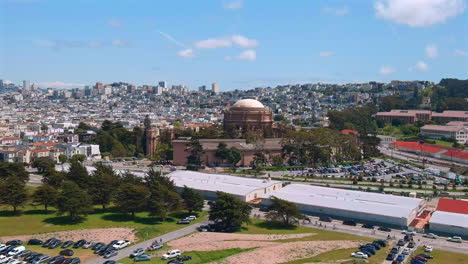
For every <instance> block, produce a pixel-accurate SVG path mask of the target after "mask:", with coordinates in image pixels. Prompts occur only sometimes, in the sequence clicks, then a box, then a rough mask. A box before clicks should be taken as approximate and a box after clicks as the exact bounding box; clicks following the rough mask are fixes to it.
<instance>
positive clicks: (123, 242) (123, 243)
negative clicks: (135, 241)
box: [113, 240, 130, 249]
mask: <svg viewBox="0 0 468 264" xmlns="http://www.w3.org/2000/svg"><path fill="white" fill-rule="evenodd" d="M128 245H130V241H128V240H120V241H118V242H117V243H115V245H113V247H114V248H115V249H122V248H124V247H127V246H128Z"/></svg>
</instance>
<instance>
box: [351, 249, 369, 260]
mask: <svg viewBox="0 0 468 264" xmlns="http://www.w3.org/2000/svg"><path fill="white" fill-rule="evenodd" d="M351 257H353V258H362V259H367V258H369V256H367V255H366V254H364V253H362V252H360V251H358V252H354V253H351Z"/></svg>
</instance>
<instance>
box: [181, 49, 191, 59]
mask: <svg viewBox="0 0 468 264" xmlns="http://www.w3.org/2000/svg"><path fill="white" fill-rule="evenodd" d="M177 54H179V56H181V57H182V58H188V59H189V58H193V57H194V56H195V54H194V53H193V50H192V49H184V50H181V51H179V52H177Z"/></svg>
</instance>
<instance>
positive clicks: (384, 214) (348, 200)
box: [262, 184, 424, 227]
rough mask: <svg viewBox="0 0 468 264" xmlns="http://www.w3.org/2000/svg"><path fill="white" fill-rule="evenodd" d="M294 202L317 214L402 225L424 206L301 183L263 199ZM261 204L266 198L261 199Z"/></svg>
mask: <svg viewBox="0 0 468 264" xmlns="http://www.w3.org/2000/svg"><path fill="white" fill-rule="evenodd" d="M272 196H275V197H277V198H280V199H283V200H287V201H290V202H293V203H295V204H296V205H297V206H298V208H299V210H301V211H302V212H305V213H311V214H317V215H330V216H335V217H339V218H346V219H355V220H361V221H365V222H373V223H384V224H387V225H393V226H400V227H406V226H408V225H409V224H410V223H411V222H412V221H413V219H414V218H415V217H416V215H417V214H418V212H419V211H420V210H422V208H423V206H424V200H422V199H417V198H409V197H402V196H394V195H386V194H379V193H369V192H361V191H351V190H343V189H336V188H328V187H320V186H313V185H305V184H290V185H287V186H285V187H283V188H282V189H279V190H276V191H274V192H270V193H268V194H266V195H265V198H270V197H272ZM262 203H263V204H264V205H268V204H269V199H263V201H262Z"/></svg>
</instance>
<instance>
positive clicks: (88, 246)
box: [82, 241, 96, 249]
mask: <svg viewBox="0 0 468 264" xmlns="http://www.w3.org/2000/svg"><path fill="white" fill-rule="evenodd" d="M95 244H96V241H88V242H86V243H85V244H84V245H83V246H82V248H84V249H87V248H90V247H92V246H94V245H95Z"/></svg>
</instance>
